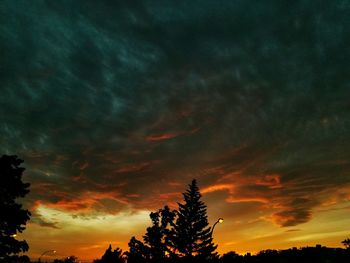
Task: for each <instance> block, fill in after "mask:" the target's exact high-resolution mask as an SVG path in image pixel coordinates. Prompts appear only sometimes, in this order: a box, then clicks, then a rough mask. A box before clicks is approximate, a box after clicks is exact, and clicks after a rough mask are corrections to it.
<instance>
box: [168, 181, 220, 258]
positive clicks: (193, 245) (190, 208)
mask: <svg viewBox="0 0 350 263" xmlns="http://www.w3.org/2000/svg"><path fill="white" fill-rule="evenodd" d="M183 197H184V203H183V204H180V203H179V211H178V217H177V220H176V224H175V236H174V243H175V246H176V248H177V250H178V251H179V252H180V253H181V254H182V255H183V256H185V257H198V258H203V259H211V258H216V257H217V252H215V250H216V248H217V246H216V245H214V244H213V242H212V237H211V228H210V227H209V226H208V225H209V224H208V219H207V209H206V205H205V204H204V203H203V202H202V201H201V194H200V192H199V188H198V186H197V182H196V180H193V181H192V183H191V184H190V185H189V188H188V189H187V190H186V192H185V193H183Z"/></svg>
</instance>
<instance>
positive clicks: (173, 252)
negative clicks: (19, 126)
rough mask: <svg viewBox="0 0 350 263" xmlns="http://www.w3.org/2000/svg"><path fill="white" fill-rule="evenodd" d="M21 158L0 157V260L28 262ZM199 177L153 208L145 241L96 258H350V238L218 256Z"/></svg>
mask: <svg viewBox="0 0 350 263" xmlns="http://www.w3.org/2000/svg"><path fill="white" fill-rule="evenodd" d="M22 162H23V161H22V160H20V159H18V158H17V156H2V157H1V158H0V190H1V191H0V201H1V202H0V211H2V213H0V219H1V221H0V262H4V263H21V262H22V263H27V262H30V259H29V258H28V257H27V256H25V255H21V253H23V252H26V251H27V250H28V248H29V246H28V244H27V242H26V241H24V240H23V241H18V240H17V239H16V233H18V232H19V233H20V232H22V231H23V230H25V224H26V222H27V220H29V217H30V215H31V214H30V212H29V211H28V210H25V209H23V208H22V205H21V204H19V203H18V202H17V198H18V197H24V196H25V195H26V194H27V193H28V192H29V189H28V188H29V184H27V183H23V182H22V173H23V171H24V168H22V167H20V165H21V163H22ZM201 197H202V196H201V194H200V191H199V188H198V186H197V182H196V180H193V181H192V182H191V184H189V186H188V189H187V190H186V191H185V192H184V193H183V201H182V202H181V203H178V209H176V210H173V209H170V208H169V207H168V206H164V207H163V208H161V209H159V210H157V211H155V212H152V213H150V219H151V225H150V226H149V227H148V228H147V229H146V231H145V234H144V235H143V237H142V240H138V239H137V238H136V237H134V236H133V237H131V239H130V241H129V243H128V246H129V250H128V251H126V252H123V251H122V250H121V249H119V248H116V249H114V250H113V249H112V246H109V247H108V248H107V250H106V251H105V253H104V255H103V256H102V257H101V258H100V259H96V260H94V263H126V262H127V263H161V262H165V263H167V262H168V263H176V262H193V263H196V262H198V263H199V262H208V263H209V262H210V263H229V262H232V263H259V262H264V263H265V262H266V263H289V262H291V263H292V262H298V263H303V262H317V263H323V262H324V263H326V262H327V263H333V262H334V263H342V262H344V263H345V262H350V239H345V240H344V241H343V242H342V243H343V245H344V246H345V249H341V248H327V247H322V246H321V245H317V246H316V247H304V248H299V249H297V248H292V249H287V250H264V251H261V252H259V253H258V254H256V255H251V254H249V253H248V254H246V255H244V256H242V255H238V254H237V253H235V252H229V253H226V254H224V255H222V256H220V255H219V254H218V253H217V252H216V249H217V245H216V244H214V242H213V237H212V235H213V231H214V228H215V225H216V224H217V223H219V222H221V221H222V219H220V220H218V221H217V222H216V223H215V224H214V225H213V226H209V223H208V217H207V208H206V205H205V204H204V202H203V201H202V200H201ZM54 262H55V263H77V262H80V261H79V260H78V258H77V257H74V256H70V257H66V258H64V259H56V260H54Z"/></svg>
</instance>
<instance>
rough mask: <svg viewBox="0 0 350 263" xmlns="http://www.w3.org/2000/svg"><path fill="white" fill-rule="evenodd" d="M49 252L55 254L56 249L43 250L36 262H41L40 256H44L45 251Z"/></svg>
mask: <svg viewBox="0 0 350 263" xmlns="http://www.w3.org/2000/svg"><path fill="white" fill-rule="evenodd" d="M50 252H52V253H53V254H55V253H56V250H47V251H45V252H43V253H42V254H41V255H40V257H39V259H38V262H41V257H42V256H44V255H46V254H47V253H50Z"/></svg>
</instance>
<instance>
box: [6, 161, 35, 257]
mask: <svg viewBox="0 0 350 263" xmlns="http://www.w3.org/2000/svg"><path fill="white" fill-rule="evenodd" d="M22 163H23V160H21V159H19V158H18V157H17V156H16V155H12V156H8V155H3V156H2V157H0V261H2V260H3V261H5V260H6V261H7V262H9V261H10V259H11V257H13V256H14V255H16V254H18V253H21V252H26V251H27V250H28V249H29V247H28V244H27V242H26V241H25V240H22V241H20V240H17V239H16V234H17V233H21V232H23V230H24V229H25V225H26V222H27V221H28V220H29V218H30V215H31V214H30V212H29V211H28V210H26V209H23V208H22V205H21V204H20V203H18V202H17V199H18V198H20V197H24V196H25V195H26V194H28V193H29V189H28V188H29V185H30V184H29V183H23V182H22V175H23V171H24V170H25V169H24V168H23V167H20V165H21V164H22Z"/></svg>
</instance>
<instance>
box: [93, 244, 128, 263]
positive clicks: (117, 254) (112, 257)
mask: <svg viewBox="0 0 350 263" xmlns="http://www.w3.org/2000/svg"><path fill="white" fill-rule="evenodd" d="M124 262H125V260H124V258H123V251H122V250H121V249H120V248H116V249H115V250H114V251H113V250H112V246H111V245H109V247H108V248H107V250H106V251H105V253H104V254H103V256H102V258H101V259H96V260H94V263H124Z"/></svg>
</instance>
